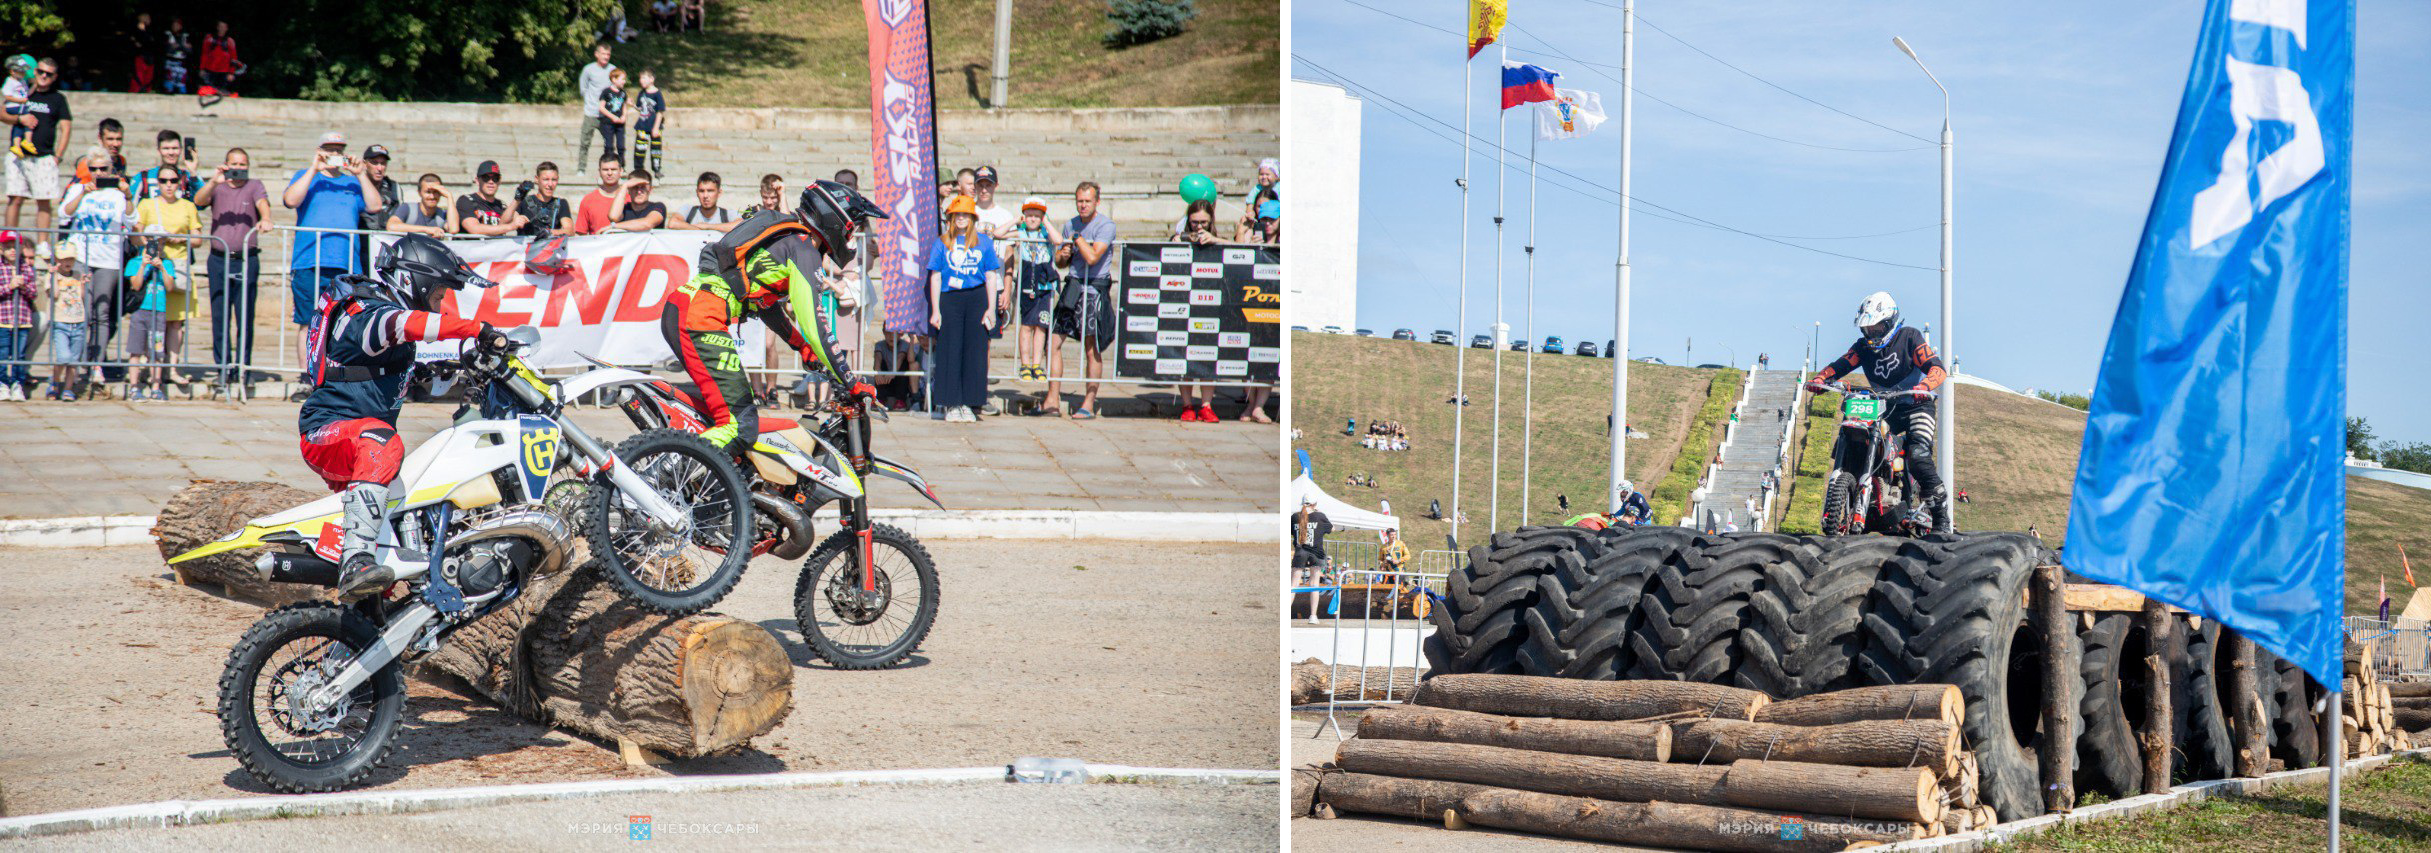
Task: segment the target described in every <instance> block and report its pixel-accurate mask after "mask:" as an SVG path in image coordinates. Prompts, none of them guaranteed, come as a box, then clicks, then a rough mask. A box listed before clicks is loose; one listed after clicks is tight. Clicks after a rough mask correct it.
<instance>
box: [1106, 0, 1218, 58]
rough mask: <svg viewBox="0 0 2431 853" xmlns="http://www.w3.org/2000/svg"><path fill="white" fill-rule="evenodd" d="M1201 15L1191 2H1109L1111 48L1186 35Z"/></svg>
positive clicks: (1109, 40)
mask: <svg viewBox="0 0 2431 853" xmlns="http://www.w3.org/2000/svg"><path fill="white" fill-rule="evenodd" d="M1197 14H1198V11H1197V10H1195V9H1192V8H1191V7H1190V0H1106V19H1107V20H1109V21H1112V22H1113V23H1114V25H1113V26H1112V27H1109V28H1107V30H1106V46H1107V47H1116V48H1121V47H1130V46H1132V45H1137V44H1147V43H1149V42H1152V41H1156V40H1158V39H1164V38H1172V37H1174V36H1178V35H1181V34H1182V28H1183V26H1184V25H1185V24H1188V23H1190V19H1191V17H1192V16H1195V15H1197Z"/></svg>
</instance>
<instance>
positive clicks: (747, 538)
mask: <svg viewBox="0 0 2431 853" xmlns="http://www.w3.org/2000/svg"><path fill="white" fill-rule="evenodd" d="M615 453H616V460H617V464H619V465H623V466H626V467H627V468H628V469H629V470H632V471H633V472H635V473H638V474H642V475H643V476H644V478H645V479H652V480H656V479H657V478H656V477H654V476H652V472H653V470H654V468H655V467H656V466H657V465H659V464H660V463H677V464H678V465H680V466H681V467H684V468H688V469H690V472H691V474H692V475H693V477H694V478H695V479H694V480H693V481H692V482H691V483H689V484H687V485H688V486H689V487H691V488H695V489H698V490H699V495H698V497H697V498H691V499H688V498H687V497H686V496H685V495H681V494H677V493H675V492H673V491H672V490H671V486H670V484H667V483H659V482H654V483H653V484H652V485H653V488H657V489H659V490H660V494H661V495H662V496H665V497H667V498H668V499H669V500H672V501H675V502H676V504H677V505H678V506H687V507H689V508H690V509H691V511H692V516H693V517H692V530H691V534H690V540H689V542H688V543H656V542H654V543H651V545H652V546H654V547H656V546H663V547H666V548H671V549H673V548H680V549H684V551H685V552H687V557H688V554H689V553H690V552H693V551H694V550H695V549H697V552H698V553H703V554H708V555H709V557H708V561H709V565H708V566H707V567H706V569H705V570H697V571H693V572H692V574H693V577H692V578H691V579H690V582H689V583H686V582H684V581H683V580H682V579H680V578H679V579H676V580H675V581H673V582H672V583H654V582H651V581H647V580H644V579H643V578H642V571H643V569H644V568H645V567H643V566H639V565H636V563H635V561H634V560H632V559H631V558H630V557H628V556H627V555H625V554H624V553H623V548H622V547H620V546H619V545H618V544H617V542H616V539H617V538H618V536H619V535H620V532H621V531H622V530H623V529H625V527H626V526H628V525H624V524H621V522H623V521H624V510H623V508H622V507H623V504H624V502H623V501H621V500H620V499H619V495H618V491H617V489H616V488H615V487H614V486H613V485H611V484H609V483H607V482H605V481H604V479H603V480H602V481H601V482H598V483H594V484H593V487H592V489H591V494H590V500H591V505H590V507H589V511H588V512H587V513H586V515H588V516H589V519H590V521H589V523H588V524H586V525H584V527H585V531H584V532H585V533H586V534H587V536H588V537H589V539H590V543H591V554H592V556H594V557H597V558H598V563H599V566H600V571H601V572H602V573H604V574H606V575H607V577H608V581H609V582H610V583H611V584H613V585H614V586H615V587H616V591H617V593H618V594H620V595H623V596H624V597H625V598H627V599H630V600H632V601H633V602H634V603H635V604H638V605H641V606H642V607H644V608H647V609H649V610H654V611H657V612H660V613H666V614H671V615H676V616H689V615H691V614H694V613H699V612H701V611H703V610H707V609H709V608H710V607H712V606H715V605H716V604H717V603H718V600H719V599H723V598H725V597H726V593H727V592H729V591H732V590H733V589H734V585H735V584H736V583H737V582H739V581H741V580H742V579H743V570H744V569H746V568H749V567H750V566H751V545H752V543H753V542H754V541H755V540H754V538H753V518H754V516H755V514H756V510H755V509H754V508H753V507H752V505H751V495H750V492H749V491H748V488H749V485H748V484H747V483H745V482H744V480H743V475H742V474H741V473H740V472H739V471H737V470H736V469H735V467H734V457H733V456H731V455H729V454H727V453H726V452H724V451H721V450H719V449H717V448H716V447H714V446H712V445H711V444H710V443H709V442H707V441H705V440H703V439H702V438H701V437H700V436H697V435H693V434H691V433H688V432H683V431H681V430H673V429H654V430H648V431H645V432H642V433H639V434H636V435H634V436H633V437H631V438H627V439H625V440H624V442H623V443H621V444H618V445H616V451H615Z"/></svg>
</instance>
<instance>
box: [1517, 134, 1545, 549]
mask: <svg viewBox="0 0 2431 853" xmlns="http://www.w3.org/2000/svg"><path fill="white" fill-rule="evenodd" d="M1536 137H1537V133H1536V117H1535V116H1530V117H1529V121H1528V244H1527V245H1526V246H1525V247H1523V248H1521V250H1520V251H1522V252H1525V253H1527V255H1528V282H1527V284H1526V285H1525V292H1526V293H1527V295H1526V296H1524V297H1522V299H1523V300H1525V301H1524V302H1523V303H1522V305H1523V307H1521V308H1520V319H1521V320H1523V321H1525V322H1526V323H1527V324H1528V342H1529V345H1530V346H1529V349H1528V366H1527V367H1526V368H1524V371H1525V375H1526V377H1527V378H1526V379H1525V380H1524V381H1523V382H1522V385H1521V387H1522V389H1523V390H1522V391H1521V392H1520V404H1519V523H1520V524H1522V525H1525V524H1527V523H1528V496H1529V494H1530V493H1531V492H1532V491H1533V490H1532V489H1530V488H1529V485H1530V483H1529V476H1528V475H1529V472H1530V471H1531V470H1532V469H1531V467H1530V464H1531V462H1532V461H1533V459H1534V450H1535V445H1536V351H1537V350H1539V349H1543V348H1544V347H1543V343H1542V342H1540V341H1538V340H1537V339H1536Z"/></svg>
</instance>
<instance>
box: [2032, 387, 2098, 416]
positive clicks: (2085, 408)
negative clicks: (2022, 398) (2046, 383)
mask: <svg viewBox="0 0 2431 853" xmlns="http://www.w3.org/2000/svg"><path fill="white" fill-rule="evenodd" d="M2034 396H2037V397H2041V398H2043V399H2045V400H2050V401H2051V402H2054V403H2058V404H2060V405H2063V406H2067V407H2068V408H2071V409H2075V410H2077V411H2080V412H2090V411H2093V398H2092V397H2087V396H2085V395H2083V394H2054V393H2051V392H2049V391H2036V392H2034Z"/></svg>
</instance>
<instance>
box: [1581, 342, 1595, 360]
mask: <svg viewBox="0 0 2431 853" xmlns="http://www.w3.org/2000/svg"><path fill="white" fill-rule="evenodd" d="M1578 354H1579V355H1583V356H1586V357H1588V358H1594V357H1595V356H1596V349H1595V342H1594V341H1580V342H1578Z"/></svg>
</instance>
